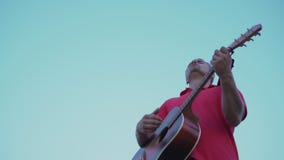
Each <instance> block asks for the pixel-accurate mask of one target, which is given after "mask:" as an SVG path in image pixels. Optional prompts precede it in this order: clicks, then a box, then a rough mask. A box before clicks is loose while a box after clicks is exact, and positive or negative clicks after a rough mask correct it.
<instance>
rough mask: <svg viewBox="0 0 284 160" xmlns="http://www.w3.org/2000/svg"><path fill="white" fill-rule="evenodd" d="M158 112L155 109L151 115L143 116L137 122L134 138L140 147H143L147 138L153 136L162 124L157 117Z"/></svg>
mask: <svg viewBox="0 0 284 160" xmlns="http://www.w3.org/2000/svg"><path fill="white" fill-rule="evenodd" d="M158 112H159V108H157V109H156V110H155V111H154V112H152V113H151V114H146V115H144V116H143V118H142V119H141V120H140V121H139V122H138V124H137V127H136V138H137V141H138V144H139V145H140V146H144V144H145V142H147V140H148V138H150V137H151V136H152V135H153V133H154V131H155V130H156V129H157V128H158V127H159V126H160V124H161V123H162V119H161V118H160V117H159V116H157V113H158Z"/></svg>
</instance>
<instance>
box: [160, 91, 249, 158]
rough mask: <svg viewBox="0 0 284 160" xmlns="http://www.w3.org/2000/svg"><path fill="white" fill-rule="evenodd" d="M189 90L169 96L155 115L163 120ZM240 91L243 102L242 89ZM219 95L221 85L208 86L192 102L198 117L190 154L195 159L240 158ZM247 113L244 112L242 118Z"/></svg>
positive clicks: (179, 104) (183, 99) (180, 102)
mask: <svg viewBox="0 0 284 160" xmlns="http://www.w3.org/2000/svg"><path fill="white" fill-rule="evenodd" d="M191 91H192V90H191V89H189V88H186V89H185V90H184V91H182V92H181V93H180V97H176V98H171V99H168V100H167V101H166V102H164V104H163V105H162V106H161V108H160V110H159V113H158V116H160V117H161V118H162V119H164V118H165V117H166V115H167V114H168V113H169V112H170V111H171V110H172V109H173V108H175V107H177V106H181V105H182V103H183V102H184V101H185V99H186V98H187V97H188V96H189V95H190V93H191ZM239 93H240V95H241V97H242V99H243V102H244V103H245V101H244V98H243V96H242V94H241V92H239ZM221 95H222V94H221V87H220V86H210V87H208V88H205V89H203V90H202V91H200V93H199V94H198V95H197V96H196V98H195V99H194V101H193V103H192V111H193V113H195V115H196V116H198V117H199V125H200V127H201V137H200V139H199V142H198V144H197V145H196V148H195V149H194V150H193V151H192V153H191V156H192V157H194V158H195V159H197V160H238V159H239V157H238V152H237V147H236V144H235V139H234V136H233V133H234V127H231V126H229V125H228V124H227V123H226V120H225V118H224V116H223V112H222V108H221V107H222V106H221ZM245 106H246V105H245ZM245 108H246V107H245ZM245 110H246V109H245ZM246 114H247V111H245V114H244V116H243V120H244V119H245V117H246Z"/></svg>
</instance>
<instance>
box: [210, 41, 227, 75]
mask: <svg viewBox="0 0 284 160" xmlns="http://www.w3.org/2000/svg"><path fill="white" fill-rule="evenodd" d="M211 64H212V65H213V68H214V70H215V72H216V73H217V75H218V76H219V77H220V78H223V77H226V76H228V75H231V74H232V73H231V67H232V58H231V55H230V52H229V49H228V48H226V47H221V48H220V50H215V53H214V55H213V57H212V60H211Z"/></svg>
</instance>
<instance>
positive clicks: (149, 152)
mask: <svg viewBox="0 0 284 160" xmlns="http://www.w3.org/2000/svg"><path fill="white" fill-rule="evenodd" d="M179 113H180V108H178V107H176V108H174V109H173V110H172V111H171V112H170V113H169V114H168V115H167V117H166V118H165V120H164V121H163V123H162V124H161V125H160V127H159V128H158V129H157V131H156V132H155V133H158V134H154V137H153V139H152V140H151V142H150V143H149V144H148V145H147V146H146V147H144V148H141V149H140V150H138V152H137V153H136V154H135V156H134V157H133V159H132V160H185V159H187V158H188V157H189V155H190V153H191V152H192V150H193V149H194V148H195V146H196V144H197V142H198V140H199V138H200V135H201V130H200V126H199V124H198V123H197V121H195V122H194V121H192V120H189V117H187V116H184V115H183V114H181V115H180V116H179V117H178V118H177V119H176V121H175V122H174V123H173V125H172V126H171V127H169V128H168V129H166V130H165V128H167V126H166V124H169V121H171V120H172V118H173V117H175V116H176V115H177V114H179ZM187 115H188V114H187ZM189 115H190V114H189ZM193 119H194V118H193ZM163 131H165V132H163Z"/></svg>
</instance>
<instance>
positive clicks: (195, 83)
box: [189, 79, 210, 89]
mask: <svg viewBox="0 0 284 160" xmlns="http://www.w3.org/2000/svg"><path fill="white" fill-rule="evenodd" d="M201 80H202V79H192V80H191V81H190V83H189V88H191V89H196V88H197V87H199V85H200V82H201ZM209 86H210V82H207V83H206V84H205V85H204V86H203V88H207V87H209Z"/></svg>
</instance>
